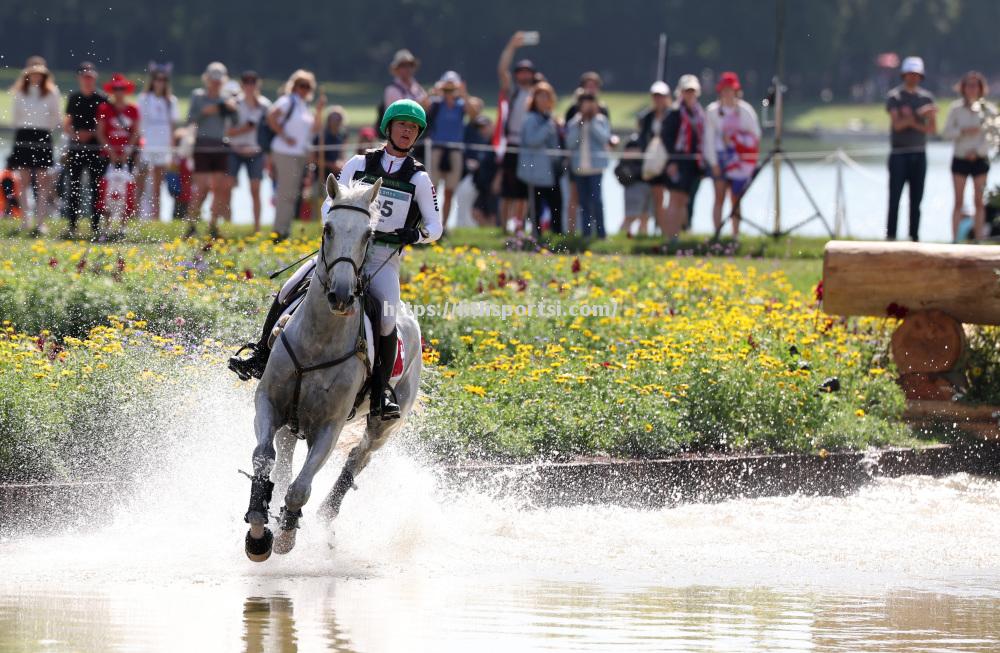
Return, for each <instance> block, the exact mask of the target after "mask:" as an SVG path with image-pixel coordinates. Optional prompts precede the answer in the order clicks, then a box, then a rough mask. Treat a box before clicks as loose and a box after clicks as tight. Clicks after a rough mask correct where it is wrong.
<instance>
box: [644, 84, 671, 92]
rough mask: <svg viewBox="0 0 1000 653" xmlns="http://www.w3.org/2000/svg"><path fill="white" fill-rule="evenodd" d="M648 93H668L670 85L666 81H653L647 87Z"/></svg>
mask: <svg viewBox="0 0 1000 653" xmlns="http://www.w3.org/2000/svg"><path fill="white" fill-rule="evenodd" d="M649 93H650V94H651V95H670V85H669V84H667V83H666V82H653V85H652V86H650V87H649Z"/></svg>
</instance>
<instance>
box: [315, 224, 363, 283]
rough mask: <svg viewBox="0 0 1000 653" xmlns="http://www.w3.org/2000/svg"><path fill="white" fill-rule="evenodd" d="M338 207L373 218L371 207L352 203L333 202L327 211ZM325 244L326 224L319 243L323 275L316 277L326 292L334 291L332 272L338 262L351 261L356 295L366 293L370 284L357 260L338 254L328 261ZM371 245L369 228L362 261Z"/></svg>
mask: <svg viewBox="0 0 1000 653" xmlns="http://www.w3.org/2000/svg"><path fill="white" fill-rule="evenodd" d="M336 209H348V210H350V211H357V212H359V213H364V214H365V216H367V217H368V219H369V220H371V217H372V214H371V211H370V210H369V209H363V208H361V207H360V206H352V205H350V204H333V205H332V206H330V210H329V211H327V213H333V212H334V211H335V210H336ZM325 245H326V228H325V226H324V229H323V237H322V240H321V241H320V244H319V264H320V266H322V268H323V276H320V275H318V274H317V275H316V277H317V278H318V279H319V283H320V285H321V286H322V287H323V290H324V291H325V292H326V294H327V295H329V294H330V293H331V292H332V290H331V288H330V273H331V272H332V271H333V266H335V265H336V264H337V263H350V265H351V269H353V270H354V279H355V284H354V286H355V289H354V296H355V297H360V296H361V295H362V294H363V293H364V291H365V288H366V287H367V285H368V284H367V283H366V281H365V279H364V278H362V276H361V268H360V267H359V266H358V263H357V261H355V260H354V259H353V258H351V257H349V256H338V257H337V258H335V259H333V260H332V261H330V262H329V263H327V262H326V247H325ZM370 245H371V231H370V230H369V235H368V239H367V240H366V241H365V253H364V255H363V256H362V257H361V260H362V261H365V260H366V259H367V258H368V248H369V246H370Z"/></svg>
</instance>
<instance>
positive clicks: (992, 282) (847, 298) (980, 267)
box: [823, 240, 1000, 324]
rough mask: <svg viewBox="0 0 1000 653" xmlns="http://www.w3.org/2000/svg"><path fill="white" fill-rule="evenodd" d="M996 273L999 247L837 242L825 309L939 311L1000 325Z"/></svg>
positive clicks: (827, 259)
mask: <svg viewBox="0 0 1000 653" xmlns="http://www.w3.org/2000/svg"><path fill="white" fill-rule="evenodd" d="M997 270H1000V247H991V246H985V245H937V244H925V243H903V242H896V243H893V242H863V241H857V242H854V241H837V240H834V241H830V242H829V243H827V245H826V251H825V255H824V258H823V310H825V311H826V312H827V313H830V314H832V315H874V316H876V317H885V316H886V315H887V314H888V313H889V308H890V306H895V307H898V308H903V309H905V310H907V311H909V312H915V311H920V310H927V309H938V310H941V311H944V312H945V313H947V314H948V315H951V316H952V317H953V318H955V319H956V320H958V321H959V322H963V323H966V324H1000V276H998V273H997Z"/></svg>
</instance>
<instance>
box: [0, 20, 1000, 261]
mask: <svg viewBox="0 0 1000 653" xmlns="http://www.w3.org/2000/svg"><path fill="white" fill-rule="evenodd" d="M536 42H537V34H535V33H531V32H518V33H515V34H514V35H513V36H512V37H511V39H510V41H509V42H508V43H507V45H506V47H505V48H504V49H503V51H502V52H501V54H500V58H499V61H498V66H497V76H498V85H499V86H498V91H499V93H498V96H499V103H498V104H499V106H498V111H497V119H496V122H494V120H492V119H491V118H490V117H488V116H487V115H486V114H485V113H484V101H483V100H482V99H480V98H478V97H474V96H471V95H470V94H469V93H468V90H467V88H466V84H465V82H464V80H463V79H462V77H461V75H459V74H458V73H457V72H455V71H451V70H449V71H445V72H444V73H443V74H442V75H441V76H440V78H439V79H438V81H437V82H435V83H434V84H433V85H432V86H431V87H430V89H429V90H428V89H425V87H424V86H423V85H422V84H421V83H420V82H418V81H417V78H416V73H417V71H418V70H419V66H420V62H419V60H418V59H417V58H416V57H415V56H414V55H413V53H411V52H410V51H409V50H405V49H403V50H399V51H397V52H396V53H395V55H394V56H393V57H392V60H391V62H390V63H389V74H390V78H391V79H390V81H389V83H388V84H387V85H386V86H385V88H384V91H383V93H382V97H381V98H380V102H379V105H378V108H377V114H378V116H377V119H376V124H378V122H379V120H380V118H381V114H382V112H383V111H384V110H385V107H387V106H388V105H390V104H391V103H392V102H394V101H396V100H400V99H410V100H413V101H415V102H417V103H419V104H420V105H421V106H423V107H424V109H425V110H426V112H427V122H428V126H427V129H426V130H425V131H424V133H423V134H422V136H421V141H419V142H418V145H417V147H416V149H415V151H414V154H415V156H417V157H418V159H420V160H421V161H422V162H423V164H424V165H425V166H426V167H427V170H428V173H429V174H430V176H431V179H432V181H433V183H434V184H435V186H436V187H438V189H439V197H440V199H441V208H442V215H443V219H444V220H445V225H446V227H447V220H448V218H449V216H450V215H451V213H452V207H453V205H454V204H455V197H456V191H457V190H458V189H459V186H460V184H461V183H462V182H463V180H468V181H467V184H468V185H469V186H470V187H471V188H472V189H474V192H473V195H474V198H475V199H474V200H473V201H472V205H471V215H472V218H473V220H474V221H475V223H476V224H478V225H484V226H485V225H496V226H500V227H502V228H504V229H507V230H510V231H514V232H518V233H523V232H528V231H529V230H530V231H531V232H533V233H534V234H535V235H536V236H537V237H540V236H541V235H542V234H543V232H545V231H548V232H552V233H557V234H580V235H582V236H584V237H595V238H604V237H605V236H606V233H607V232H606V226H605V220H604V215H605V209H604V201H603V189H602V184H603V181H604V177H605V171H606V170H607V168H608V167H609V165H612V163H614V162H615V161H617V163H616V164H615V165H614V170H613V172H614V176H615V178H616V179H617V180H618V182H619V183H620V184H621V185H622V186H623V188H624V216H625V219H624V223H623V225H622V230H623V231H624V232H625V233H627V234H629V235H632V233H633V232H634V233H636V234H640V235H646V234H651V233H652V232H653V230H654V229H655V230H658V231H659V233H660V234H661V235H662V237H663V238H664V239H665V240H666V241H668V242H669V241H675V240H676V239H677V238H678V236H679V234H680V233H681V232H682V231H684V230H685V229H687V228H688V227H689V226H690V224H691V214H692V207H693V204H694V197H695V195H696V193H697V192H698V191H699V189H700V188H701V187H702V186H703V185H709V186H710V187H711V190H712V192H713V194H714V202H713V204H712V220H713V226H714V231H715V236H716V237H718V236H719V235H720V234H721V233H722V231H723V230H724V228H725V225H726V222H728V223H729V227H730V229H731V233H732V235H733V237H734V238H738V237H739V235H740V226H741V225H740V223H741V221H740V202H741V198H742V197H743V195H744V193H745V192H746V191H747V189H748V187H749V185H750V184H751V183H752V181H753V179H754V177H755V175H756V172H757V170H758V162H759V153H760V143H761V125H760V121H759V119H758V116H757V113H756V111H755V110H754V108H753V106H752V105H751V104H749V103H748V102H746V101H745V100H744V99H743V98H742V85H741V81H740V78H739V76H738V75H737V73H735V72H731V71H728V72H724V73H722V74H721V75H719V76H718V78H717V80H716V83H715V85H714V89H713V90H714V92H715V98H714V100H713V101H711V102H710V103H708V104H707V106H703V100H702V84H701V81H702V80H701V79H700V78H699V77H698V76H696V75H693V74H684V75H681V76H680V78H679V80H678V82H677V86H676V89H675V90H674V91H672V90H671V88H670V86H669V85H668V84H667V83H666V82H665V81H662V80H661V81H656V82H654V83H653V84H652V86H651V87H650V89H649V96H650V99H649V106H648V107H647V108H646V109H645V110H644V111H642V112H641V113H640V114H639V115H638V116H637V121H636V125H635V131H634V133H632V134H631V135H628V136H626V137H625V138H623V139H622V141H623V142H620V141H619V137H618V136H616V135H615V134H614V133H613V132H612V129H611V121H610V112H609V109H608V106H607V105H606V104H605V103H604V102H603V101H602V99H601V92H602V79H601V76H600V75H599V74H598V73H596V72H585V73H583V74H582V75H581V76H580V79H579V83H578V85H577V88H576V89H575V90H574V91H573V93H572V100H571V102H570V103H569V106H568V108H567V109H566V111H565V112H563V113H562V115H558V114H557V113H556V106H557V103H558V96H557V93H556V90H555V88H554V87H553V86H552V84H551V83H550V82H549V81H548V80H547V79H546V77H545V75H544V74H543V72H542V71H541V70H539V68H538V67H537V66H536V65H535V63H534V62H533V61H531V60H530V59H526V58H521V59H516V57H515V55H516V53H517V52H518V50H520V49H522V48H524V47H525V46H529V45H533V44H534V43H536ZM147 71H148V77H147V79H146V80H145V82H144V85H143V88H142V90H141V92H139V93H138V95H137V96H136V95H135V91H136V82H134V81H133V80H130V79H128V78H127V77H125V76H124V75H122V74H120V73H114V74H112V75H111V76H110V77H109V78H108V79H107V81H106V82H105V83H104V84H103V85H102V84H100V83H99V82H98V78H99V74H98V70H97V68H96V67H95V65H94V64H93V63H90V62H83V63H81V64H80V65H79V66H78V68H77V70H76V81H77V88H76V89H75V90H73V91H72V92H71V93H69V94H68V96H66V98H65V100H64V99H63V98H62V96H61V94H60V91H59V89H58V88H57V87H56V85H55V83H54V81H53V76H52V73H51V71H50V70H49V69H48V67H47V65H46V62H45V60H44V59H42V58H41V57H31V58H30V59H29V60H28V61H27V64H26V66H25V68H24V71H23V74H22V75H21V76H20V77H19V78H18V80H17V82H16V83H15V84H14V86H13V87H12V89H11V93H12V95H13V105H12V106H13V126H14V128H15V134H14V139H13V147H12V150H11V154H10V156H9V158H8V161H7V168H8V169H7V170H5V171H4V172H3V174H2V181H3V194H2V196H0V201H2V205H0V206H2V207H3V209H4V211H6V212H7V213H8V214H11V213H13V214H15V215H20V216H21V219H22V225H23V228H24V229H25V230H28V231H31V232H32V233H36V234H37V233H44V232H45V231H46V229H47V226H46V224H45V220H46V218H48V217H50V216H51V215H53V214H55V213H56V212H57V211H59V210H61V212H62V213H63V215H64V217H65V218H66V219H67V220H68V232H67V236H68V237H74V238H75V237H79V236H80V235H81V234H80V233H79V223H80V221H81V219H84V218H86V219H89V221H90V226H91V235H92V236H93V237H94V238H96V239H99V240H107V239H115V238H120V237H121V236H122V234H123V232H124V229H125V227H126V225H127V224H128V221H129V220H131V219H133V218H136V217H142V218H154V219H158V218H159V216H160V196H161V189H162V187H163V185H164V184H166V188H167V190H168V192H169V194H170V195H171V196H173V198H174V209H173V216H174V218H175V219H179V220H186V221H187V223H188V228H187V232H186V235H187V236H194V235H196V234H197V233H198V227H199V224H200V222H201V218H202V216H203V215H204V214H205V212H206V207H205V203H206V201H207V199H208V198H209V197H211V202H210V203H209V205H208V207H207V214H208V221H207V222H208V224H207V227H208V234H209V235H210V236H212V237H216V236H218V235H219V231H218V225H219V221H223V220H230V219H231V213H232V211H231V196H232V193H233V191H234V188H235V187H236V180H237V178H238V177H239V175H240V173H241V171H243V170H245V174H246V177H247V179H248V180H249V193H250V198H251V206H252V211H253V216H252V217H253V224H254V227H255V229H260V228H261V213H262V207H261V205H262V200H261V185H262V183H263V181H264V179H265V173H266V177H267V178H268V179H269V180H270V181H271V182H272V183H273V184H274V191H273V194H272V195H273V198H272V201H273V202H274V210H275V218H274V224H273V227H272V230H273V231H274V232H275V233H276V234H277V236H278V237H279V238H284V237H287V236H288V235H289V234H290V231H291V227H292V221H293V219H295V218H297V217H301V216H302V215H303V214H304V213H307V212H308V205H309V202H308V201H307V200H308V193H309V192H310V191H309V189H310V188H311V187H315V186H316V181H317V180H318V179H323V178H325V177H326V175H327V174H339V172H340V170H341V167H342V166H343V164H344V161H345V160H346V159H347V158H349V156H350V155H351V154H353V152H354V151H355V150H357V151H363V150H364V149H365V148H366V147H371V146H374V145H375V144H376V143H377V141H378V140H379V138H380V136H381V135H380V134H378V133H377V131H376V129H374V128H371V127H362V128H361V129H359V130H358V131H357V133H356V139H354V138H352V137H350V136H349V134H348V131H347V128H348V124H347V115H346V111H345V110H344V108H343V107H341V106H339V105H334V106H332V107H330V108H329V110H327V108H326V97H325V95H324V94H322V93H319V92H318V89H317V82H316V78H315V76H314V75H313V74H312V73H311V72H309V71H307V70H297V71H295V72H294V73H292V74H291V75H290V76H289V78H288V80H287V82H286V83H285V84H284V85H283V86H282V87H281V89H280V90H279V93H278V95H277V97H276V98H274V99H273V101H272V100H270V99H268V98H267V97H265V96H264V95H263V94H262V89H261V80H260V78H259V76H258V75H257V74H256V73H255V72H253V71H244V72H242V73H241V74H240V75H239V77H238V82H237V81H235V80H231V79H230V75H229V71H228V69H227V67H226V66H225V65H224V64H223V63H221V62H212V63H210V64H209V65H208V66H207V67H206V68H205V70H204V73H203V74H202V76H201V87H200V88H197V89H195V90H194V92H193V93H192V94H191V97H190V102H189V108H188V111H187V115H186V116H182V115H181V112H180V109H179V103H178V99H177V97H176V96H175V95H174V94H173V93H172V92H171V83H172V69H171V66H170V65H169V64H157V63H153V62H151V63H150V64H149V66H148V67H147ZM901 77H902V83H901V84H900V85H899V86H898V87H896V88H894V89H892V90H891V91H890V93H889V95H888V99H887V104H886V110H887V111H888V113H889V115H890V118H891V126H892V127H891V134H892V135H891V145H892V151H891V154H890V156H889V166H888V167H889V173H890V182H889V215H888V220H887V237H888V238H890V239H895V237H896V232H897V214H898V210H899V203H900V198H901V195H902V192H903V189H904V187H908V188H909V199H910V202H909V212H910V215H909V223H908V225H909V235H910V237H911V238H912V239H914V240H917V239H918V238H919V225H920V202H921V197H922V194H923V184H924V176H925V174H926V167H927V162H926V153H925V147H926V143H927V137H928V135H930V134H935V133H936V132H937V123H936V105H935V103H934V98H933V96H932V95H931V94H930V93H929V92H928V91H926V90H925V89H923V88H922V87H921V82H922V81H923V78H924V69H923V62H922V61H921V60H920V59H919V58H918V57H908V58H906V59H905V60H904V61H903V63H902V66H901ZM956 90H957V91H958V93H959V95H960V99H959V100H957V101H956V102H955V103H954V104H953V105H952V106H951V107H950V110H949V112H948V116H947V119H946V120H945V123H944V129H943V131H942V136H943V137H945V138H948V139H951V140H954V141H955V156H954V159H953V162H952V166H951V172H952V175H953V178H954V185H955V198H956V200H955V212H954V218H953V231H954V236H955V238H956V239H958V238H959V237H960V230H961V223H962V216H961V212H962V198H963V195H964V189H965V185H966V181H967V179H968V178H969V177H971V178H972V181H973V187H974V197H975V198H976V205H975V216H974V221H973V225H972V231H971V237H972V238H974V239H978V238H983V237H986V236H987V227H986V221H985V209H984V206H983V202H982V198H983V191H984V187H985V182H986V173H987V171H988V169H989V153H990V147H991V145H990V140H989V138H988V136H989V131H990V125H991V124H993V122H991V121H994V119H995V118H996V116H997V112H996V109H995V108H994V107H993V105H991V104H989V103H988V102H986V101H985V97H986V95H987V92H988V89H987V86H986V81H985V79H984V78H983V76H982V75H981V74H979V73H975V72H970V73H968V74H966V75H965V76H964V77H963V78H962V80H961V81H960V82H959V84H958V85H957V87H956ZM102 91H103V92H102ZM59 131H61V132H62V133H63V142H64V148H63V150H62V152H61V154H60V153H59V151H57V150H56V148H55V144H54V136H55V135H56V134H57V133H58V132H59ZM349 140H351V141H352V142H353V141H354V140H356V142H357V144H356V145H349V144H348V142H349ZM619 146H620V148H619ZM706 179H708V180H711V183H710V184H703V180H706ZM321 185H322V184H319V186H321ZM727 199H728V207H729V210H728V212H724V209H725V208H726V201H727ZM84 200H86V202H85V201H84ZM85 204H86V205H85ZM32 218H33V220H34V222H33V223H32ZM651 222H652V224H650V223H651ZM966 235H969V234H966Z"/></svg>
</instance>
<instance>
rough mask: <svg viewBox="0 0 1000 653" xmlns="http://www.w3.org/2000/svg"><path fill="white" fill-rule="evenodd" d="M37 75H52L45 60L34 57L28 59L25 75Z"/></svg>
mask: <svg viewBox="0 0 1000 653" xmlns="http://www.w3.org/2000/svg"><path fill="white" fill-rule="evenodd" d="M35 73H40V74H42V75H46V76H48V75H51V74H52V73H51V71H49V67H48V66H47V65H46V64H45V58H44V57H39V56H34V57H28V60H27V61H26V62H25V63H24V74H25V75H33V74H35Z"/></svg>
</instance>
